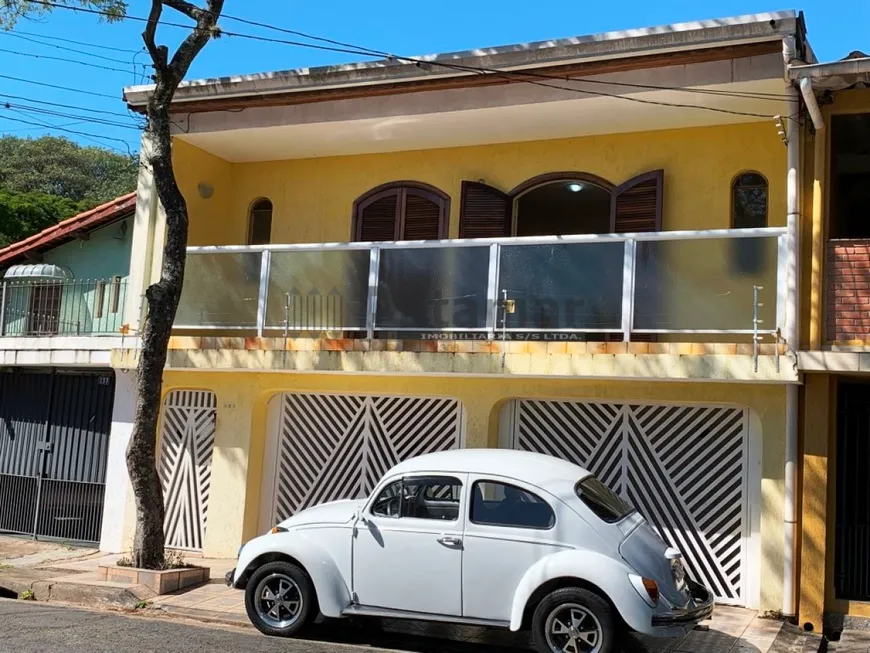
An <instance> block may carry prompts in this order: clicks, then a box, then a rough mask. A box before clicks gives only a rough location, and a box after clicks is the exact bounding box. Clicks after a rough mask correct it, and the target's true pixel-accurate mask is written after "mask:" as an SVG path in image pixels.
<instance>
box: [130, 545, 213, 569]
mask: <svg viewBox="0 0 870 653" xmlns="http://www.w3.org/2000/svg"><path fill="white" fill-rule="evenodd" d="M116 564H117V565H118V566H119V567H134V566H135V565H134V564H133V559H132V558H130V557H128V556H124V557H123V558H120V559H119V560H118V562H117V563H116ZM196 568H198V565H192V564H190V563H189V562H185V561H184V553H183V552H182V551H175V550H173V549H169V550H167V551H166V554H165V555H164V556H163V563H162V564H161V565H158V566H157V568H156V569H155V571H169V570H171V569H196Z"/></svg>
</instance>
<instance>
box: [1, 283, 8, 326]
mask: <svg viewBox="0 0 870 653" xmlns="http://www.w3.org/2000/svg"><path fill="white" fill-rule="evenodd" d="M7 285H8V284H7V282H6V281H4V282H3V294H2V297H0V336H5V335H6V286H7Z"/></svg>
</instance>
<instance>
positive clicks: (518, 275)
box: [497, 242, 625, 331]
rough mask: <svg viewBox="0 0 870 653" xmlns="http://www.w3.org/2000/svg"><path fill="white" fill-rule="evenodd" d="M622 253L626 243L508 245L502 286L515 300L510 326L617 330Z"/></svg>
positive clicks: (504, 253) (619, 308)
mask: <svg viewBox="0 0 870 653" xmlns="http://www.w3.org/2000/svg"><path fill="white" fill-rule="evenodd" d="M624 253H625V243H623V242H612V243H611V242H608V243H574V244H564V245H506V246H505V247H503V248H502V250H501V267H500V277H499V285H498V290H499V293H501V292H502V290H507V297H508V299H513V300H515V301H516V312H515V313H513V314H508V316H507V328H508V329H537V330H541V331H547V330H555V329H577V330H583V329H616V330H618V329H619V328H620V326H621V318H622V267H623V263H624ZM497 326H498V328H501V326H502V325H501V322H500V321H499V324H498V325H497Z"/></svg>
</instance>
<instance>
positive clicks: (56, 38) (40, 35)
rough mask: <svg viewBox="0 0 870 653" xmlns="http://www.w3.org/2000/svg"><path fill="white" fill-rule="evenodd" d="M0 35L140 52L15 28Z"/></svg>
mask: <svg viewBox="0 0 870 653" xmlns="http://www.w3.org/2000/svg"><path fill="white" fill-rule="evenodd" d="M2 33H4V34H16V35H23V36H34V37H36V38H40V39H45V40H48V41H59V42H61V43H71V44H73V45H81V46H83V47H86V48H96V49H99V50H111V51H112V52H126V53H128V54H136V53H137V52H141V50H132V49H129V48H113V47H111V46H108V45H102V44H100V43H86V42H84V41H75V40H73V39H65V38H63V37H60V36H50V35H48V34H36V33H35V32H24V31H22V30H20V29H18V28H17V27H16V28H15V31H14V32H2Z"/></svg>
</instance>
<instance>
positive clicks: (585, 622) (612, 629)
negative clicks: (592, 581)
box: [532, 587, 618, 653]
mask: <svg viewBox="0 0 870 653" xmlns="http://www.w3.org/2000/svg"><path fill="white" fill-rule="evenodd" d="M532 637H533V639H534V642H535V648H536V649H537V651H538V653H615V651H617V650H618V647H617V639H618V632H617V629H616V619H615V618H614V615H613V609H612V608H611V607H610V604H609V603H608V602H607V601H605V600H604V599H603V598H602V597H601V596H599V595H598V594H596V593H595V592H592V591H590V590H587V589H582V588H579V587H565V588H562V589H558V590H554V591H553V592H550V593H549V594H547V596H545V597H544V598H543V600H541V602H540V603H539V604H538V606H537V608H535V612H534V615H533V616H532Z"/></svg>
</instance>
